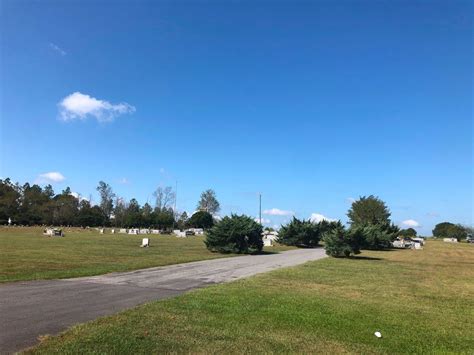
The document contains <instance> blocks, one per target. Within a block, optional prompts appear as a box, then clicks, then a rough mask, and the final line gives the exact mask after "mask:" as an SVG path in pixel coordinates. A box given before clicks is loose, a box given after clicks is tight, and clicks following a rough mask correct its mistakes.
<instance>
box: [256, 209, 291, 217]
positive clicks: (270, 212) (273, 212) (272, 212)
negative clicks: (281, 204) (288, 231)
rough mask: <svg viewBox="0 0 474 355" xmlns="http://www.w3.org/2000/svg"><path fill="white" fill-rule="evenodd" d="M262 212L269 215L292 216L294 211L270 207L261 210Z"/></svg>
mask: <svg viewBox="0 0 474 355" xmlns="http://www.w3.org/2000/svg"><path fill="white" fill-rule="evenodd" d="M263 214H267V215H270V216H292V215H294V214H295V213H294V212H293V211H285V210H280V209H278V208H272V209H271V210H265V211H263Z"/></svg>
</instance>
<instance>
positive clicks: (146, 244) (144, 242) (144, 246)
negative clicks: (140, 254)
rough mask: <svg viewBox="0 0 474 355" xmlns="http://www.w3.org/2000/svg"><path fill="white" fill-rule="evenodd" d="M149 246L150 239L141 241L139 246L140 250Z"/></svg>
mask: <svg viewBox="0 0 474 355" xmlns="http://www.w3.org/2000/svg"><path fill="white" fill-rule="evenodd" d="M149 246H150V239H148V238H143V239H142V245H141V247H142V248H147V247H149Z"/></svg>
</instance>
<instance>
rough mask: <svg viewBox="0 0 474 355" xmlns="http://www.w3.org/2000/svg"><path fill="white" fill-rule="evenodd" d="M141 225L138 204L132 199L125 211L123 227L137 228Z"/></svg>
mask: <svg viewBox="0 0 474 355" xmlns="http://www.w3.org/2000/svg"><path fill="white" fill-rule="evenodd" d="M140 225H141V213H140V204H139V203H138V201H137V200H136V199H134V198H132V199H131V200H130V203H129V204H128V207H127V209H126V211H125V226H127V227H129V228H130V227H139V226H140Z"/></svg>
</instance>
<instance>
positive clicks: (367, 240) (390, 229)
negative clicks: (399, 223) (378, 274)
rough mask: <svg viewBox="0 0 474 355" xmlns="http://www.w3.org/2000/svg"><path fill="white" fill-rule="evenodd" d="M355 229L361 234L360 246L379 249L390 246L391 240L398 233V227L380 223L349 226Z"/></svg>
mask: <svg viewBox="0 0 474 355" xmlns="http://www.w3.org/2000/svg"><path fill="white" fill-rule="evenodd" d="M352 229H357V230H358V232H359V231H360V232H361V233H362V235H363V243H362V245H361V246H362V248H364V249H373V250H381V249H387V248H390V247H391V246H392V242H393V241H394V240H395V238H396V237H397V235H398V234H399V230H398V227H396V226H393V225H392V226H390V225H389V226H384V225H380V224H369V225H366V226H359V227H351V230H352Z"/></svg>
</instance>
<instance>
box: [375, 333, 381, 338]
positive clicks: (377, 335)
mask: <svg viewBox="0 0 474 355" xmlns="http://www.w3.org/2000/svg"><path fill="white" fill-rule="evenodd" d="M374 335H375V336H376V337H377V338H381V337H382V333H380V332H375V333H374Z"/></svg>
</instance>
